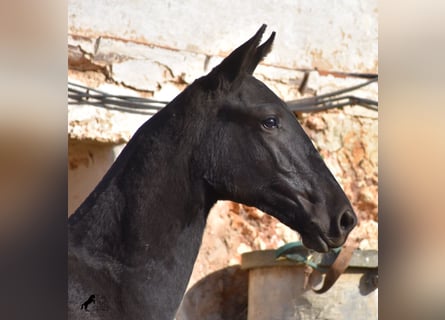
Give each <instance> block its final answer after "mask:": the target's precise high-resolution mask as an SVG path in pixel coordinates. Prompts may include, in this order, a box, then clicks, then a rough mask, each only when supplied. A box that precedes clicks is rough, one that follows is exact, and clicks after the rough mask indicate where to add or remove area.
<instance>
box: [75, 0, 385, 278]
mask: <svg viewBox="0 0 445 320" xmlns="http://www.w3.org/2000/svg"><path fill="white" fill-rule="evenodd" d="M184 3H185V2H182V1H147V2H146V3H144V2H141V1H136V0H132V1H126V2H121V1H110V0H99V1H94V2H91V1H85V0H80V1H69V35H68V53H69V57H68V65H69V72H68V75H69V81H72V82H76V83H80V84H83V85H86V86H90V87H93V88H97V89H99V90H102V91H105V92H107V93H110V94H123V95H133V96H140V97H150V98H155V99H158V100H165V101H170V100H171V99H172V98H174V97H175V96H176V95H177V94H178V93H179V92H181V91H182V90H183V89H184V88H185V87H186V86H187V85H188V84H190V83H191V82H192V81H193V80H194V79H195V78H197V77H200V76H202V75H204V74H206V73H207V72H209V71H210V70H211V68H212V67H213V66H214V65H216V64H217V63H218V62H219V61H220V60H221V59H222V58H223V57H224V56H225V55H226V54H227V53H229V52H230V51H231V50H232V49H234V48H235V47H237V46H238V45H239V44H241V43H243V42H244V41H245V40H246V39H248V38H249V37H250V36H251V35H252V34H253V33H254V32H255V31H256V30H257V29H258V28H259V26H260V25H261V24H262V23H264V22H265V23H267V24H268V26H269V27H268V29H267V31H266V35H265V36H267V35H268V34H269V32H271V31H272V30H275V31H277V37H276V40H275V44H274V49H273V51H272V53H271V54H270V55H269V56H268V57H267V58H266V59H265V61H264V63H262V65H260V66H259V67H258V68H257V70H256V72H255V76H257V77H258V78H259V79H260V80H262V81H264V82H265V83H266V84H267V85H268V86H269V87H270V88H271V89H272V90H273V91H274V92H275V93H277V95H279V96H280V97H281V98H282V99H284V100H292V99H297V98H300V97H301V96H302V95H301V94H300V92H299V91H298V88H299V85H300V84H301V82H302V79H303V75H304V71H307V70H309V71H310V76H309V81H308V84H307V89H306V90H305V92H304V93H303V94H304V95H306V96H309V95H314V94H322V93H327V92H331V91H333V90H336V89H341V88H345V87H348V86H351V85H353V84H357V83H361V82H363V80H358V79H356V78H352V77H337V76H335V74H333V73H330V72H326V71H343V72H357V73H378V56H377V36H378V32H377V31H378V30H377V13H378V9H377V2H376V1H370V0H367V1H360V2H359V1H346V0H345V1H335V2H334V1H317V2H314V1H309V0H302V1H258V0H255V1H253V0H251V1H250V0H249V1H242V2H235V1H224V2H221V1H214V0H210V1H205V2H202V1H195V0H193V1H187V4H184ZM354 95H357V96H360V97H366V98H371V99H374V100H377V99H378V88H377V84H373V85H371V86H368V87H366V88H364V89H361V90H359V91H357V92H354ZM68 108H69V113H68V137H69V213H72V211H73V210H74V208H75V207H77V206H78V205H79V204H80V202H81V201H82V200H83V199H84V198H85V197H86V195H87V194H88V193H89V192H90V191H91V190H92V188H93V187H94V185H95V184H96V183H97V182H98V181H99V179H100V178H101V176H102V175H103V173H104V172H105V171H106V170H107V168H108V167H109V166H110V165H111V163H112V161H113V160H114V158H115V157H116V156H117V155H118V153H119V151H120V149H121V148H122V146H123V145H125V143H126V142H127V141H128V140H129V139H130V138H131V136H132V134H133V133H134V131H135V130H136V129H137V128H138V127H139V126H140V125H141V124H142V123H143V122H144V121H145V120H146V119H147V118H148V117H147V116H146V115H140V114H132V113H125V112H119V111H113V110H106V109H102V108H97V107H91V106H82V105H81V106H74V105H69V106H68ZM298 118H299V120H300V122H301V123H302V125H303V127H304V128H305V130H306V131H307V133H308V135H309V136H310V137H311V139H312V141H313V142H314V144H315V146H316V147H317V149H318V150H319V151H320V153H321V154H322V156H323V157H324V159H325V161H326V163H327V165H328V166H329V167H330V169H331V170H332V171H333V173H334V175H335V176H336V178H337V179H338V181H339V182H340V184H341V185H342V186H343V188H344V189H345V191H346V193H347V195H348V197H349V198H350V199H351V201H352V203H353V206H354V208H355V210H356V211H357V213H358V215H359V217H360V225H359V228H357V229H356V230H355V231H354V233H353V235H352V236H353V237H356V238H358V239H360V240H361V245H362V247H367V248H369V247H373V248H375V247H376V246H377V221H378V156H377V155H378V153H377V146H378V142H377V141H378V114H377V112H376V111H370V110H367V109H364V108H363V107H360V106H351V107H344V108H343V109H342V110H330V111H325V112H319V113H312V114H298ZM296 239H298V235H297V234H296V233H295V232H293V231H292V230H290V229H288V228H287V227H286V226H284V225H283V224H281V223H280V222H278V221H277V220H276V219H274V218H272V217H270V216H268V215H266V214H264V213H262V212H261V211H259V210H256V209H254V208H249V207H246V206H243V205H240V204H236V203H232V202H219V203H218V204H217V205H216V206H215V207H214V208H213V209H212V211H211V213H210V215H209V218H208V225H207V228H206V231H205V235H204V239H203V246H202V248H201V251H200V254H199V256H198V260H197V263H196V265H195V270H194V272H193V275H192V279H191V282H190V285H192V284H193V283H195V282H196V281H197V280H199V279H200V278H202V277H203V276H205V275H207V274H209V273H211V272H212V271H215V270H218V269H220V268H223V267H226V266H227V265H233V264H238V263H239V261H240V255H241V253H243V252H246V251H249V250H254V249H267V248H276V247H277V246H280V245H282V244H284V243H285V242H289V241H294V240H296Z"/></svg>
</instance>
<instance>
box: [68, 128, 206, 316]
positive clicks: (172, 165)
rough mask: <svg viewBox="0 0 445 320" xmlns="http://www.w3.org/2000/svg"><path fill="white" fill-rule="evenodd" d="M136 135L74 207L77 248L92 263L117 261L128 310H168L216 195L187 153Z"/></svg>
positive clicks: (179, 294) (191, 260)
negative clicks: (195, 174) (209, 193)
mask: <svg viewBox="0 0 445 320" xmlns="http://www.w3.org/2000/svg"><path fill="white" fill-rule="evenodd" d="M137 134H138V135H139V136H138V137H136V139H134V141H132V142H130V143H129V145H128V146H127V148H126V149H127V150H125V149H124V150H123V154H122V156H121V157H119V158H118V159H117V161H116V163H115V164H114V165H113V167H112V169H111V170H110V172H109V173H108V174H107V175H106V177H105V178H104V180H103V181H102V182H101V183H100V184H99V186H98V187H97V188H96V190H95V191H94V192H93V193H92V195H90V197H89V198H88V199H87V200H86V202H85V203H84V204H83V205H82V206H81V207H80V208H79V210H78V212H76V213H75V215H76V216H75V217H74V218H73V219H72V222H71V225H70V246H71V247H72V248H71V249H72V250H73V252H77V253H79V252H82V255H86V257H87V260H88V259H90V258H91V260H94V262H93V263H92V264H99V265H102V266H101V267H104V268H108V266H113V265H115V266H116V265H117V266H118V267H117V268H116V267H110V268H112V270H110V273H111V274H112V273H113V272H116V274H114V275H113V277H114V278H115V281H117V282H118V283H120V286H121V289H122V291H121V292H122V297H121V298H122V300H123V305H126V306H127V307H125V309H127V310H140V312H144V310H145V311H146V310H151V311H150V313H151V314H153V315H156V314H160V315H161V314H165V313H168V310H158V309H159V308H172V306H173V307H174V306H175V305H178V304H179V302H180V300H181V297H182V294H183V292H184V291H185V288H186V286H187V283H188V280H189V277H190V274H191V271H192V269H193V264H194V261H195V259H196V255H197V253H198V251H199V247H200V244H201V239H202V234H203V231H204V228H205V221H206V218H207V214H208V211H209V209H210V207H211V205H213V203H214V201H213V200H210V197H207V191H206V190H205V186H204V185H202V184H201V183H200V182H199V181H197V180H193V179H192V177H191V176H190V174H189V173H190V168H189V167H188V166H189V163H190V161H188V160H187V151H184V150H182V149H181V146H180V145H174V142H172V141H163V143H164V145H163V146H162V145H160V144H159V142H156V139H155V138H152V140H151V141H152V142H150V141H149V140H146V139H147V136H146V135H141V134H140V133H137ZM148 139H150V138H148ZM175 139H177V138H175ZM115 270H118V271H115ZM156 310H158V312H157V311H156ZM138 312H139V311H138ZM134 318H138V316H137V315H136V314H135V315H134Z"/></svg>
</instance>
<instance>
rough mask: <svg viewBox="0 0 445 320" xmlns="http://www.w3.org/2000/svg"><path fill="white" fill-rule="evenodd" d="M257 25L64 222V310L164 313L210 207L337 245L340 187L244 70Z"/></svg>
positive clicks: (98, 314)
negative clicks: (235, 209)
mask: <svg viewBox="0 0 445 320" xmlns="http://www.w3.org/2000/svg"><path fill="white" fill-rule="evenodd" d="M265 28H266V26H265V25H263V26H262V27H261V28H260V29H259V30H258V32H257V33H256V34H255V35H254V36H253V37H252V38H251V39H250V40H248V41H247V42H246V43H244V44H243V45H242V46H240V47H239V48H237V49H236V50H235V51H234V52H233V53H231V54H230V55H229V56H228V57H227V58H225V59H224V60H223V61H222V62H221V64H219V65H218V66H217V67H215V68H214V69H213V70H212V71H211V72H210V73H209V74H208V75H206V76H204V77H202V78H199V79H197V80H196V81H195V82H194V83H193V84H191V85H190V86H189V87H188V88H186V89H185V90H184V91H183V92H182V93H181V94H180V95H178V96H177V97H176V98H175V99H174V100H173V101H172V102H171V103H170V104H168V105H167V106H166V107H165V108H164V109H162V110H161V111H160V112H158V113H157V114H156V115H155V116H153V117H152V118H151V119H150V120H148V121H147V122H146V123H145V124H144V125H142V126H141V127H140V128H139V129H138V131H137V132H136V133H135V134H134V136H133V138H132V139H131V140H130V141H129V142H128V144H127V146H126V147H125V149H124V150H123V151H122V153H121V154H120V156H119V157H118V158H117V159H116V161H115V163H114V164H113V165H112V167H111V168H110V170H109V171H108V172H107V173H106V175H105V177H104V178H103V179H102V181H101V182H100V183H99V184H98V186H97V187H96V188H95V189H94V191H93V192H92V193H91V194H90V195H89V196H88V198H87V199H86V200H85V202H84V203H83V204H82V205H81V206H80V207H79V209H78V210H77V211H76V212H75V213H74V214H73V216H72V217H71V218H70V219H69V317H70V319H86V318H85V316H86V314H85V312H84V310H80V309H79V304H81V303H82V301H85V299H86V298H87V297H89V296H90V295H91V294H93V293H95V294H97V295H100V297H101V298H100V301H101V302H100V303H99V300H98V301H97V303H96V304H95V305H94V307H93V308H92V309H91V312H90V313H88V319H107V320H109V319H133V320H136V319H156V320H164V319H168V320H171V319H173V318H174V316H175V312H176V310H177V308H178V306H179V304H180V302H181V299H182V297H183V294H184V291H185V289H186V286H187V283H188V281H189V277H190V274H191V272H192V269H193V265H194V262H195V259H196V256H197V254H198V251H199V247H200V245H201V240H202V235H203V231H204V228H205V225H206V218H207V215H208V212H209V210H210V209H211V207H212V206H213V204H214V203H215V202H216V201H217V200H219V199H227V200H232V201H237V202H240V203H244V204H246V205H249V206H255V207H257V208H259V209H261V210H263V211H265V212H267V213H269V214H271V215H273V216H274V217H276V218H278V219H279V220H280V221H281V222H283V223H284V224H286V225H287V226H289V227H291V228H293V229H294V230H296V231H298V232H299V233H300V234H301V236H302V239H303V243H304V244H305V246H307V247H308V248H311V249H314V250H317V251H320V252H325V251H327V250H328V249H329V248H334V247H339V246H341V245H342V244H343V243H344V242H345V239H346V237H347V235H348V234H349V232H350V231H351V229H352V228H353V227H354V226H355V224H356V216H355V214H354V212H353V210H352V208H351V205H350V203H349V201H348V199H347V198H346V196H345V194H344V192H343V190H342V189H341V187H340V186H339V184H338V183H337V181H336V180H335V178H334V177H333V175H332V174H331V172H330V171H329V170H328V168H327V167H326V165H325V164H324V162H323V160H322V159H321V157H320V155H319V154H318V152H317V151H316V149H315V148H314V146H313V145H312V143H311V141H310V139H309V138H308V136H307V135H306V134H305V132H304V131H303V129H302V128H301V126H300V125H299V124H298V122H297V120H296V118H295V116H294V115H293V114H292V113H291V112H290V111H289V109H288V108H287V106H286V104H285V103H284V102H283V101H282V100H281V99H280V98H278V97H277V96H276V95H275V94H274V93H273V92H272V91H271V90H269V89H268V88H267V87H266V86H265V85H264V84H263V83H262V82H260V81H259V80H257V79H255V78H254V77H253V76H252V73H253V71H254V70H255V68H256V66H257V65H258V63H259V62H260V61H261V60H262V59H263V58H264V57H265V56H266V55H267V53H268V52H269V51H270V50H271V47H272V42H273V40H274V37H275V33H272V35H271V36H270V38H269V39H268V40H267V41H266V42H265V43H264V44H262V45H261V46H259V43H260V40H261V37H262V34H263V33H264V30H265Z"/></svg>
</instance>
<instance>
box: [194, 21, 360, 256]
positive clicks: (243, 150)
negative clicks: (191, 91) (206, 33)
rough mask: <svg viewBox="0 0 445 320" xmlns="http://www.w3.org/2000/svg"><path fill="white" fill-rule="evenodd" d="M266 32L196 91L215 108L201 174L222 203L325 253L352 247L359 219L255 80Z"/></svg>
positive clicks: (297, 129)
mask: <svg viewBox="0 0 445 320" xmlns="http://www.w3.org/2000/svg"><path fill="white" fill-rule="evenodd" d="M265 28H266V26H265V25H263V26H262V27H261V28H260V29H259V30H258V31H257V33H256V34H255V35H254V36H253V37H252V38H251V39H250V40H248V41H247V42H245V43H244V44H243V45H241V46H240V47H239V48H237V49H236V50H235V51H233V52H232V53H231V54H230V55H229V56H228V57H226V58H225V59H224V60H223V61H222V62H221V63H220V64H219V65H218V66H216V67H215V68H214V69H213V70H212V71H211V72H210V73H209V74H208V75H206V76H204V77H202V78H200V79H198V80H196V82H195V83H194V84H193V85H192V87H193V86H199V87H200V88H201V89H202V90H203V91H205V92H206V96H205V101H206V102H205V104H206V105H208V106H205V110H201V112H202V113H205V114H206V117H205V121H201V122H199V123H200V125H201V126H202V128H203V129H202V130H201V132H202V136H203V137H205V139H201V140H200V143H199V145H200V148H199V150H197V151H196V152H195V156H194V161H197V162H206V163H205V164H203V165H201V166H200V167H202V168H206V171H205V172H202V173H201V176H202V178H203V179H204V181H205V183H206V184H207V185H208V186H209V188H211V189H212V192H214V194H215V195H216V197H217V198H218V199H227V200H232V201H236V202H240V203H244V204H246V205H249V206H254V207H257V208H259V209H261V210H263V211H265V212H266V213H268V214H270V215H272V216H274V217H276V218H277V219H279V220H280V221H281V222H283V223H284V224H286V225H287V226H289V227H290V228H292V229H294V230H296V231H298V232H299V233H300V235H301V236H302V240H303V243H304V244H305V246H306V247H308V248H311V249H314V250H316V251H320V252H326V251H327V250H329V249H330V248H334V247H339V246H341V245H342V244H343V243H344V242H345V240H346V238H347V236H348V234H349V232H350V231H351V230H352V229H353V228H354V226H355V225H356V223H357V217H356V215H355V213H354V211H353V209H352V207H351V204H350V202H349V201H348V199H347V197H346V195H345V193H344V192H343V190H342V188H341V187H340V185H339V184H338V182H337V181H336V179H335V178H334V176H333V175H332V173H331V172H330V171H329V169H328V168H327V166H326V164H325V163H324V162H323V160H322V158H321V156H320V154H319V153H318V152H317V150H316V149H315V147H314V146H313V144H312V142H311V140H310V139H309V137H308V136H307V135H306V133H305V132H304V130H303V128H302V127H301V126H300V124H299V123H298V121H297V119H296V117H295V115H294V114H293V113H292V112H291V111H290V110H289V108H288V107H287V105H286V103H285V102H283V101H282V100H281V99H280V98H279V97H278V96H276V95H275V94H274V93H273V92H272V91H271V90H270V89H269V88H268V87H267V86H266V85H265V84H264V83H262V82H261V81H259V80H258V79H256V78H254V77H253V76H252V73H253V71H254V70H255V68H256V66H257V65H258V63H259V62H260V61H261V60H262V59H263V58H264V57H265V56H266V55H267V54H268V53H269V52H270V50H271V48H272V43H273V40H274V37H275V33H272V35H271V36H270V37H269V39H268V40H267V41H266V42H265V43H264V44H262V45H259V43H260V40H261V37H262V34H263V33H264V31H265ZM198 107H203V106H198Z"/></svg>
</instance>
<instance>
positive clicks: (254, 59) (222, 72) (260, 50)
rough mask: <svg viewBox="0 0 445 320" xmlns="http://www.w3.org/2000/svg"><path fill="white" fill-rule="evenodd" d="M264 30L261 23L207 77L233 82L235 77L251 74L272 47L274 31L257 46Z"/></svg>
mask: <svg viewBox="0 0 445 320" xmlns="http://www.w3.org/2000/svg"><path fill="white" fill-rule="evenodd" d="M265 30H266V25H265V24H263V25H262V26H261V28H260V29H259V30H258V31H257V32H256V33H255V35H254V36H253V37H252V38H250V39H249V40H248V41H246V42H245V43H244V44H242V45H241V46H240V47H238V48H237V49H235V50H234V51H233V52H232V53H231V54H230V55H229V56H228V57H226V58H225V59H224V60H223V61H222V62H221V63H220V64H219V65H218V66H216V67H215V68H214V69H213V70H212V72H211V73H210V74H209V77H211V78H213V80H216V79H218V80H219V81H221V80H223V81H227V82H229V83H233V82H234V81H235V80H236V79H240V78H242V77H243V76H244V75H246V74H252V73H253V71H254V70H255V68H256V66H257V65H258V63H260V61H261V60H262V59H263V58H264V57H265V56H266V55H267V54H268V53H269V52H270V50H271V49H272V43H273V40H274V38H275V32H272V35H271V36H270V37H269V39H268V40H267V41H266V42H265V43H264V44H262V45H261V46H259V47H258V44H259V43H260V41H261V37H262V35H263V33H264V31H265Z"/></svg>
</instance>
